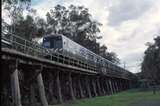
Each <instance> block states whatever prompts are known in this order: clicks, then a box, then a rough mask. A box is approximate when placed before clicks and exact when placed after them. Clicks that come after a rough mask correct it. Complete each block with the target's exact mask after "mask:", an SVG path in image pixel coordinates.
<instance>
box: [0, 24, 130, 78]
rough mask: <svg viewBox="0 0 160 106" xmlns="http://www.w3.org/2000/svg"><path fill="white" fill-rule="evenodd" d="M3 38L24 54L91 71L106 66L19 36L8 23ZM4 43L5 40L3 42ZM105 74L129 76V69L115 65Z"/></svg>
mask: <svg viewBox="0 0 160 106" xmlns="http://www.w3.org/2000/svg"><path fill="white" fill-rule="evenodd" d="M1 33H2V39H1V41H2V40H3V41H6V42H8V46H7V47H8V48H10V49H14V50H17V51H19V52H22V53H24V54H28V55H32V56H35V57H38V58H44V59H48V60H51V61H55V62H58V63H62V64H67V65H72V66H76V67H79V68H84V69H87V70H88V71H90V72H98V73H99V72H101V71H102V70H101V68H102V67H104V66H103V65H102V64H99V63H95V62H93V61H89V60H86V59H85V58H81V57H79V56H76V55H74V54H71V53H67V52H66V51H64V52H63V51H62V52H59V51H55V50H51V49H47V48H44V47H42V46H41V45H39V44H38V43H36V42H32V41H29V40H26V39H24V38H22V37H20V36H17V35H15V34H13V33H14V30H12V28H11V27H7V24H2V32H1ZM2 43H3V42H2ZM105 68H106V69H105V70H106V72H105V74H108V75H112V76H117V77H121V76H122V77H124V74H125V77H128V72H127V71H123V72H122V71H118V70H115V69H114V68H113V67H110V68H109V67H108V68H107V66H106V67H105Z"/></svg>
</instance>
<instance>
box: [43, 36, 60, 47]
mask: <svg viewBox="0 0 160 106" xmlns="http://www.w3.org/2000/svg"><path fill="white" fill-rule="evenodd" d="M43 46H44V47H46V48H50V49H52V48H54V49H57V48H58V49H61V48H62V37H61V36H48V37H45V38H44V39H43Z"/></svg>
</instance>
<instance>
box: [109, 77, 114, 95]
mask: <svg viewBox="0 0 160 106" xmlns="http://www.w3.org/2000/svg"><path fill="white" fill-rule="evenodd" d="M109 86H110V90H111V94H113V87H112V82H111V80H110V79H109Z"/></svg>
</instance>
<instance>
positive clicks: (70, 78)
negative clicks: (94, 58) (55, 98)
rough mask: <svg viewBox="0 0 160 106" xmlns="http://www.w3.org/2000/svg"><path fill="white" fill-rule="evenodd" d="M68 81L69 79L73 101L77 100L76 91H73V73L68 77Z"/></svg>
mask: <svg viewBox="0 0 160 106" xmlns="http://www.w3.org/2000/svg"><path fill="white" fill-rule="evenodd" d="M68 79H69V88H70V93H71V98H72V100H75V99H76V98H75V95H74V91H73V85H72V76H71V72H70V73H69V75H68Z"/></svg>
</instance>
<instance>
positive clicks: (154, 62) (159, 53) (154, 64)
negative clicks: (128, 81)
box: [142, 36, 160, 84]
mask: <svg viewBox="0 0 160 106" xmlns="http://www.w3.org/2000/svg"><path fill="white" fill-rule="evenodd" d="M154 41H155V42H154V44H151V43H148V48H147V50H146V51H145V56H144V60H143V62H142V74H143V77H144V78H147V79H149V80H151V81H154V82H156V83H159V84H160V36H157V37H156V38H155V39H154Z"/></svg>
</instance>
